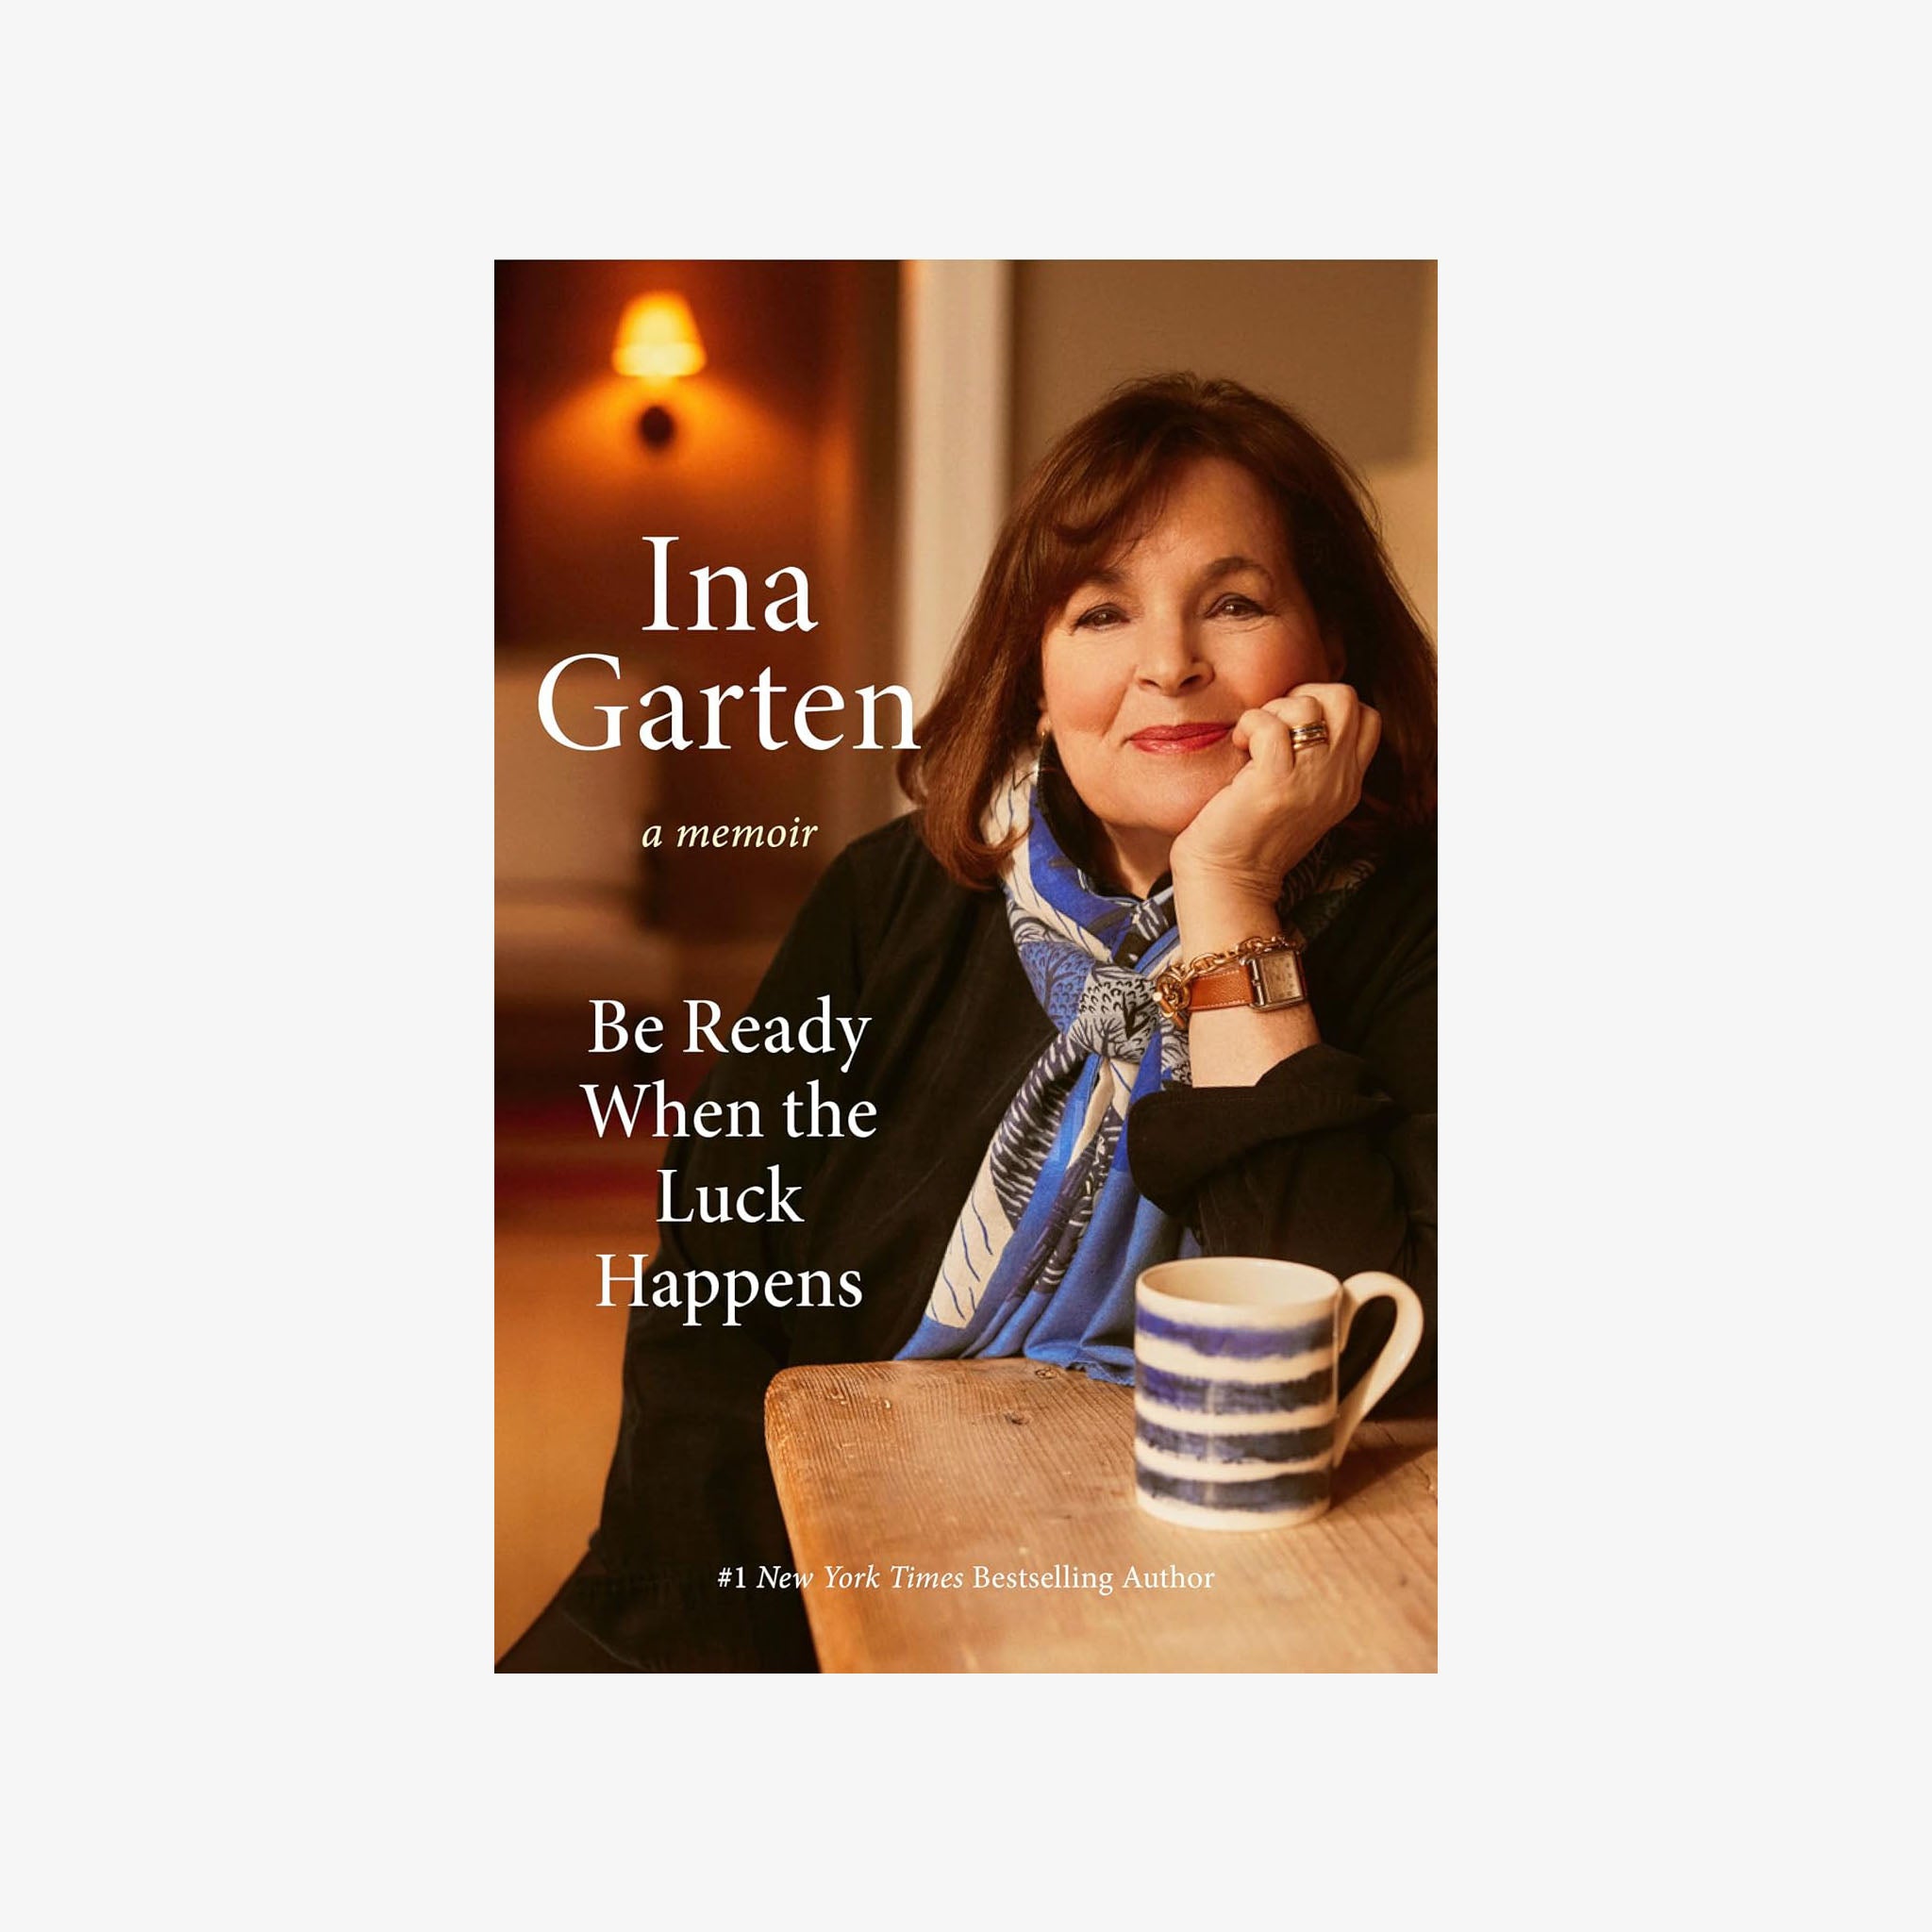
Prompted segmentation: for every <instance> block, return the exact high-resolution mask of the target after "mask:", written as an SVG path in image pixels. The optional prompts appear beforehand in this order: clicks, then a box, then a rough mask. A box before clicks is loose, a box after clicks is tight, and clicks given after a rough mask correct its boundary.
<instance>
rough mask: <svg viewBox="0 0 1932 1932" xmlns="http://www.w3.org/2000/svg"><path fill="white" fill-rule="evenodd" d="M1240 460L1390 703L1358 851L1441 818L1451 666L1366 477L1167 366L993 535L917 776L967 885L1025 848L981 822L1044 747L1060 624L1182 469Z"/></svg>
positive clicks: (1259, 407)
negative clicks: (1433, 643)
mask: <svg viewBox="0 0 1932 1932" xmlns="http://www.w3.org/2000/svg"><path fill="white" fill-rule="evenodd" d="M1197 457H1225V458H1229V459H1231V460H1232V461H1234V462H1237V463H1239V464H1241V467H1242V468H1243V469H1244V470H1246V471H1248V472H1249V473H1250V474H1251V475H1253V476H1254V477H1255V478H1256V479H1257V481H1258V482H1259V483H1260V485H1261V487H1262V488H1263V490H1265V491H1267V493H1268V495H1269V497H1270V500H1271V501H1273V502H1274V505H1275V506H1276V507H1277V508H1278V509H1279V511H1280V513H1281V520H1282V525H1283V529H1284V533H1285V535H1286V537H1287V540H1288V545H1289V555H1290V556H1291V558H1293V561H1294V567H1295V571H1296V574H1297V575H1299V576H1300V578H1301V580H1302V585H1303V588H1304V589H1305V590H1306V591H1307V593H1308V600H1309V602H1310V603H1311V604H1312V605H1313V607H1314V610H1315V615H1316V617H1317V619H1318V620H1319V621H1320V623H1321V625H1322V630H1323V634H1324V636H1326V637H1329V638H1332V639H1334V640H1335V641H1337V642H1338V643H1339V644H1340V645H1341V649H1342V652H1343V654H1344V657H1345V660H1346V665H1347V668H1346V670H1345V671H1344V673H1343V674H1342V675H1344V676H1345V677H1346V679H1347V681H1348V682H1349V683H1350V684H1351V685H1353V686H1354V687H1355V689H1356V690H1357V691H1359V692H1360V693H1361V696H1362V699H1363V702H1364V703H1366V704H1370V705H1373V706H1374V708H1375V709H1376V710H1378V711H1379V712H1380V713H1381V714H1382V741H1381V744H1380V746H1379V748H1378V749H1377V751H1376V753H1375V758H1374V763H1373V764H1372V765H1371V766H1370V767H1369V771H1368V774H1367V777H1366V779H1365V780H1364V782H1363V786H1362V799H1361V804H1360V805H1359V806H1358V807H1357V809H1356V811H1355V812H1354V813H1353V815H1352V816H1351V817H1350V818H1349V820H1348V821H1347V823H1346V824H1344V825H1343V826H1342V827H1341V828H1340V839H1341V845H1342V846H1343V847H1344V848H1345V849H1347V850H1349V851H1352V852H1355V853H1364V852H1374V851H1377V850H1379V849H1381V848H1382V847H1384V846H1385V845H1386V844H1388V843H1389V842H1390V841H1391V840H1392V839H1393V838H1394V837H1395V836H1396V835H1397V834H1398V833H1399V832H1401V831H1404V830H1407V829H1408V828H1411V827H1415V826H1420V825H1424V824H1427V823H1428V822H1429V821H1430V819H1431V818H1432V817H1433V816H1434V812H1435V777H1436V660H1435V653H1434V651H1433V650H1432V648H1431V647H1430V643H1429V639H1428V635H1427V633H1426V632H1425V631H1424V629H1423V626H1422V624H1421V621H1420V620H1419V619H1418V618H1417V616H1416V614H1415V611H1414V610H1413V608H1411V607H1410V605H1409V602H1408V599H1407V597H1406V596H1405V595H1404V594H1403V591H1402V588H1401V586H1400V585H1399V584H1398V583H1397V582H1396V581H1395V575H1394V573H1393V572H1392V571H1391V569H1390V566H1389V559H1388V557H1387V555H1386V554H1385V553H1384V551H1383V548H1382V541H1381V538H1380V536H1379V535H1378V534H1377V530H1376V525H1375V521H1374V509H1373V508H1372V506H1371V500H1370V498H1369V494H1368V491H1367V490H1366V489H1365V488H1364V486H1363V484H1362V482H1361V479H1360V478H1359V477H1358V476H1357V475H1356V473H1355V472H1354V471H1353V470H1352V469H1351V468H1350V467H1349V466H1348V464H1347V463H1346V462H1345V461H1344V460H1343V459H1342V458H1341V457H1340V456H1339V455H1337V454H1336V452H1335V451H1334V450H1333V449H1331V448H1330V447H1329V446H1328V444H1327V443H1325V442H1324V441H1323V440H1322V439H1321V437H1319V436H1317V435H1316V434H1315V432H1314V431H1313V430H1312V429H1310V428H1309V427H1308V426H1307V424H1306V423H1304V422H1303V421H1302V420H1301V418H1300V417H1298V416H1297V415H1295V413H1294V412H1293V411H1292V410H1291V409H1288V408H1284V407H1283V406H1282V405H1281V404H1279V403H1277V402H1274V401H1272V400H1271V399H1270V398H1268V397H1266V396H1262V395H1257V394H1256V392H1255V391H1253V390H1249V389H1244V388H1242V387H1241V384H1240V383H1238V382H1224V381H1216V382H1208V381H1204V380H1202V378H1201V377H1199V376H1196V375H1157V376H1150V377H1148V378H1147V379H1145V380H1144V381H1140V382H1130V383H1126V384H1124V385H1123V386H1122V387H1121V388H1119V389H1117V390H1115V391H1114V392H1113V393H1112V394H1111V395H1110V396H1108V399H1107V401H1106V402H1104V403H1103V404H1101V406H1100V407H1099V408H1097V409H1095V410H1094V411H1093V412H1092V414H1091V415H1089V416H1086V417H1083V418H1082V419H1081V421H1079V422H1078V423H1076V424H1074V426H1073V427H1072V428H1071V429H1069V430H1068V431H1067V432H1066V434H1065V435H1064V436H1062V437H1061V438H1060V439H1059V441H1058V442H1056V443H1055V444H1054V446H1053V447H1052V449H1050V450H1049V451H1048V452H1047V453H1046V455H1045V456H1044V457H1043V458H1041V461H1040V463H1039V465H1038V466H1037V467H1036V468H1035V470H1034V472H1033V474H1032V475H1031V476H1029V477H1028V478H1027V480H1026V484H1025V487H1024V489H1023V490H1022V491H1021V492H1020V497H1019V501H1018V502H1017V503H1015V504H1014V506H1013V508H1012V511H1011V513H1010V514H1009V515H1008V518H1007V521H1006V524H1005V526H1004V527H1003V528H1002V529H1001V531H1000V534H999V539H998V541H996V542H995V543H994V545H993V550H992V556H991V558H989V560H988V562H987V566H986V575H984V576H983V577H982V578H981V579H980V583H979V593H978V595H977V596H976V597H974V600H973V608H972V610H971V612H970V613H969V614H968V616H967V619H966V625H965V628H964V629H963V630H962V631H961V633H960V635H959V641H958V646H957V648H956V649H955V650H954V653H953V657H952V661H951V662H950V664H949V665H948V666H947V668H946V675H945V678H944V680H943V682H942V683H941V686H940V691H939V695H938V697H937V698H935V699H934V700H933V704H932V708H931V709H930V710H929V711H927V712H926V714H925V716H924V718H923V719H922V720H921V721H920V724H919V732H918V737H919V745H918V748H917V749H916V750H912V751H908V752H904V753H902V754H901V755H900V758H899V782H900V784H901V785H902V786H903V787H904V788H905V791H906V793H907V795H908V797H909V798H911V799H912V801H913V802H914V803H915V804H916V805H917V806H919V808H920V827H921V830H922V832H923V833H924V838H925V842H926V843H927V845H928V846H930V847H931V849H932V852H933V856H934V857H935V858H938V860H939V861H940V863H941V865H942V866H944V867H945V869H946V871H947V872H949V873H950V874H952V875H953V877H954V878H956V879H958V881H959V883H960V884H961V885H965V886H973V887H984V886H990V885H991V884H992V883H993V881H994V880H995V879H996V878H997V877H998V875H999V869H1000V863H1001V861H1002V860H1003V859H1004V858H1005V857H1006V854H1007V852H1008V850H1009V849H1010V845H1011V841H1008V842H1007V843H1006V844H1003V845H991V844H989V843H988V842H987V841H986V840H985V838H984V837H983V836H982V834H981V831H980V821H981V819H982V817H983V816H984V814H985V811H986V808H987V806H988V804H989V803H990V802H991V798H992V796H993V793H994V791H996V790H997V789H998V787H999V786H1000V785H1001V784H1002V783H1003V782H1004V781H1005V779H1006V777H1007V775H1008V773H1009V772H1010V771H1011V770H1012V768H1013V765H1014V763H1015V761H1016V760H1017V759H1018V758H1019V757H1020V754H1021V751H1022V750H1023V748H1024V747H1025V746H1026V745H1028V744H1029V743H1031V742H1032V741H1033V737H1034V732H1035V727H1036V725H1037V724H1038V720H1039V715H1040V695H1041V683H1040V645H1041V636H1042V634H1043V633H1044V631H1045V628H1046V625H1047V622H1048V620H1049V619H1050V618H1051V617H1052V615H1053V613H1054V612H1055V611H1056V610H1058V608H1060V607H1061V606H1062V605H1063V604H1065V602H1066V600H1067V599H1068V598H1069V597H1070V596H1072V595H1073V593H1074V591H1076V590H1077V589H1078V588H1079V587H1080V585H1081V584H1082V583H1083V582H1084V581H1085V580H1086V579H1087V578H1088V577H1089V576H1090V575H1091V574H1092V573H1093V572H1094V571H1095V570H1096V569H1098V568H1099V567H1100V566H1101V565H1102V564H1104V563H1105V562H1106V561H1107V560H1108V558H1109V557H1110V556H1111V555H1113V554H1114V553H1115V552H1116V551H1118V550H1119V548H1120V547H1121V546H1122V545H1123V543H1124V542H1125V541H1128V539H1129V534H1130V533H1131V532H1132V531H1133V529H1134V528H1135V526H1136V524H1137V523H1140V522H1143V521H1144V520H1145V518H1146V517H1148V516H1149V515H1151V514H1155V513H1158V508H1159V503H1160V498H1161V496H1162V494H1163V493H1164V491H1165V490H1166V487H1167V485H1168V483H1169V482H1170V481H1171V480H1172V478H1173V475H1174V471H1175V470H1176V469H1177V468H1178V467H1179V466H1180V465H1181V464H1182V463H1183V462H1186V461H1188V460H1190V459H1191V458H1197Z"/></svg>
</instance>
